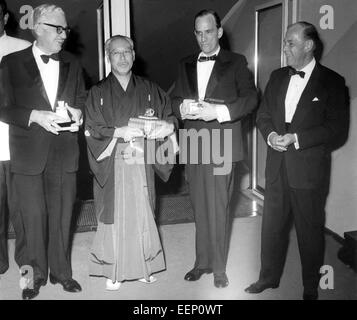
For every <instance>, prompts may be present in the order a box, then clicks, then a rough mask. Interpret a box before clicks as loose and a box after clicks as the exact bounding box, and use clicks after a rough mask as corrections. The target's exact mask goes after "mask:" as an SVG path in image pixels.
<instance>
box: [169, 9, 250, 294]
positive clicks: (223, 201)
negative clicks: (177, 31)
mask: <svg viewBox="0 0 357 320" xmlns="http://www.w3.org/2000/svg"><path fill="white" fill-rule="evenodd" d="M194 23H195V24H194V26H195V30H194V33H195V36H196V40H197V43H198V46H199V47H200V49H201V52H200V53H197V54H194V55H191V56H189V57H187V58H185V59H183V60H182V61H181V63H180V67H179V73H178V78H177V81H176V84H175V88H174V90H173V93H172V102H173V110H174V113H175V115H176V116H177V117H178V118H179V119H181V120H184V129H185V130H190V132H191V133H195V134H196V138H197V135H199V134H202V135H203V136H204V137H203V139H202V141H201V142H202V143H199V142H198V141H197V140H196V141H194V140H195V139H191V138H193V136H190V137H189V138H190V139H189V141H188V143H189V146H188V148H187V150H181V152H186V151H188V150H190V154H189V155H188V164H187V166H186V173H187V179H188V185H189V193H190V198H191V202H192V205H193V209H194V216H195V223H196V262H195V265H194V268H193V269H192V270H191V271H189V272H188V273H187V274H186V275H185V280H188V281H196V280H198V279H199V278H200V277H201V276H202V275H203V274H205V273H212V272H213V274H214V285H215V286H216V287H218V288H222V287H226V286H227V285H228V277H227V275H226V264H227V255H228V245H229V239H230V232H229V231H230V217H229V204H230V199H231V195H232V190H233V176H234V168H235V163H236V162H237V161H240V160H242V159H243V145H242V134H241V120H242V118H243V117H245V116H246V115H248V114H249V113H250V112H252V111H253V110H254V108H255V107H256V104H257V93H256V89H255V86H254V82H253V79H252V76H251V74H250V72H249V70H248V69H247V61H246V59H245V57H244V56H242V55H239V54H236V53H232V52H229V51H226V50H223V49H221V48H220V46H219V39H220V38H221V37H222V35H223V29H222V27H221V22H220V19H219V17H218V15H217V13H216V12H214V11H213V10H202V11H200V12H199V13H198V14H197V15H196V16H195V19H194ZM186 132H188V131H186ZM205 133H207V134H205ZM217 133H218V134H219V136H218V138H217V136H216V137H215V135H216V134H217ZM181 136H182V135H181ZM207 138H208V139H209V142H208V143H207V141H205V140H207ZM216 138H217V139H216ZM232 140H233V142H232ZM195 142H196V143H195ZM217 143H218V145H217ZM180 144H181V146H182V145H183V141H181V142H180ZM191 144H194V145H193V146H192V145H191ZM191 147H192V148H191ZM195 151H197V152H198V156H197V162H196V163H195V161H193V159H194V157H193V153H194V152H195ZM215 153H218V155H225V156H224V158H225V162H226V163H225V164H224V166H226V165H227V163H229V170H222V171H219V170H218V169H223V168H222V167H220V166H219V164H218V163H217V161H215V159H217V154H215ZM196 155H197V154H196Z"/></svg>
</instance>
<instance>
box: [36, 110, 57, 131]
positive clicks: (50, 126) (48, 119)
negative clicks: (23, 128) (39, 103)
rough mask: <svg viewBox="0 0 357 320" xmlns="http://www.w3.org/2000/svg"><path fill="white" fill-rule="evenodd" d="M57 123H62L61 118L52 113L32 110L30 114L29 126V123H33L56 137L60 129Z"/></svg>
mask: <svg viewBox="0 0 357 320" xmlns="http://www.w3.org/2000/svg"><path fill="white" fill-rule="evenodd" d="M57 121H63V118H62V117H60V116H59V115H57V114H56V113H54V112H52V111H44V110H32V112H31V114H30V120H29V126H30V125H31V123H33V122H35V123H37V124H38V125H39V126H41V127H42V128H44V129H45V130H46V131H48V132H51V133H53V134H55V135H58V134H59V132H58V131H59V130H60V129H61V127H60V126H59V125H58V124H57V123H56V122H57Z"/></svg>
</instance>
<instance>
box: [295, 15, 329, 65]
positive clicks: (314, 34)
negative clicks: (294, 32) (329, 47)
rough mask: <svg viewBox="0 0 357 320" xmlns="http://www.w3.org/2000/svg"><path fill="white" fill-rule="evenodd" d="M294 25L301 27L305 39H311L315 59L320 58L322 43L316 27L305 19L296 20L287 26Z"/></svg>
mask: <svg viewBox="0 0 357 320" xmlns="http://www.w3.org/2000/svg"><path fill="white" fill-rule="evenodd" d="M295 25H298V26H300V27H302V28H303V30H302V35H303V36H304V39H305V40H312V42H313V44H314V47H313V53H314V56H315V58H316V59H317V60H320V59H321V56H322V51H323V43H322V41H321V38H320V36H319V33H318V31H317V29H316V27H315V26H314V25H313V24H312V23H309V22H306V21H298V22H296V23H293V24H291V25H290V26H288V28H290V27H293V26H295Z"/></svg>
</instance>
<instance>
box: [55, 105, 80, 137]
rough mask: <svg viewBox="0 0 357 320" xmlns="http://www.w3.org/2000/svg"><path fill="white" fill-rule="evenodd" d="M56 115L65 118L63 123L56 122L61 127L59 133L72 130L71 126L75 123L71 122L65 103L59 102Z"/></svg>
mask: <svg viewBox="0 0 357 320" xmlns="http://www.w3.org/2000/svg"><path fill="white" fill-rule="evenodd" d="M55 112H56V114H57V115H58V116H60V117H61V118H63V120H61V121H56V123H57V124H58V125H59V126H60V127H61V129H59V131H68V130H70V129H71V124H72V123H75V121H73V120H71V118H70V116H69V114H68V110H67V108H66V106H65V102H64V101H58V104H57V107H56V111H55Z"/></svg>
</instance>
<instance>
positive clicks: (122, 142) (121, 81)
mask: <svg viewBox="0 0 357 320" xmlns="http://www.w3.org/2000/svg"><path fill="white" fill-rule="evenodd" d="M105 51H106V56H107V58H108V60H109V61H110V64H111V69H112V72H111V73H110V74H109V76H108V77H107V78H105V79H104V80H103V81H101V82H99V83H98V84H97V85H95V86H94V87H92V89H91V90H90V92H89V96H88V100H87V103H86V124H85V127H86V131H85V135H86V137H87V143H88V157H89V163H90V167H91V170H92V172H93V174H94V177H95V179H94V200H95V208H96V213H97V217H98V219H99V223H98V229H97V234H96V237H95V239H94V243H93V246H92V250H91V257H90V260H91V262H92V264H91V267H93V268H92V269H91V274H92V275H99V276H104V277H106V278H107V282H106V288H107V289H108V290H117V289H118V288H119V286H120V284H121V282H122V281H124V280H134V279H135V280H141V281H143V282H148V283H151V282H153V281H155V278H154V277H153V276H151V274H152V273H155V272H159V271H161V270H164V269H165V261H164V257H163V252H162V247H161V243H160V238H159V234H158V231H157V227H156V225H155V221H154V209H155V187H154V172H157V173H158V174H159V175H160V177H162V178H163V179H164V180H167V179H168V177H169V174H170V171H171V169H172V164H167V165H165V163H164V162H161V163H157V164H153V163H152V164H150V163H147V164H144V160H145V159H144V157H146V155H147V154H148V150H150V149H152V147H153V146H155V145H156V143H155V139H162V138H165V137H167V136H169V135H170V136H171V137H170V138H169V139H167V141H166V142H164V143H163V144H162V145H161V147H164V145H165V144H167V146H170V141H171V139H174V138H173V137H174V135H172V134H173V132H174V124H173V123H170V122H167V121H163V120H159V119H167V118H168V116H169V115H170V113H171V104H170V100H169V98H168V96H167V95H166V94H165V92H164V91H163V90H162V89H160V88H159V87H158V86H157V85H156V84H154V83H152V82H150V81H148V80H145V79H143V78H141V77H139V76H136V75H134V74H133V73H132V71H131V68H132V66H133V62H134V60H135V52H134V46H133V41H132V40H131V39H130V38H128V37H124V36H114V37H112V38H111V39H109V40H107V42H106V44H105ZM145 115H146V117H142V116H145ZM148 115H151V117H150V116H148ZM140 116H141V117H142V118H141V120H142V121H144V122H145V120H146V121H147V123H146V125H145V126H146V128H147V126H148V125H149V124H150V123H151V124H153V123H155V124H156V126H155V125H154V126H153V129H152V130H147V129H145V130H143V127H141V128H140V127H139V126H135V125H133V123H140V121H141V120H140V118H139V117H140ZM133 119H134V120H133ZM144 122H143V123H144ZM144 134H145V135H146V137H145V138H146V139H144ZM150 139H151V140H150ZM150 141H151V142H152V141H153V142H154V144H152V143H151V144H150V143H149V142H150ZM159 149H160V148H159ZM168 151H172V149H170V148H169V147H168ZM133 160H135V161H133Z"/></svg>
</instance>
